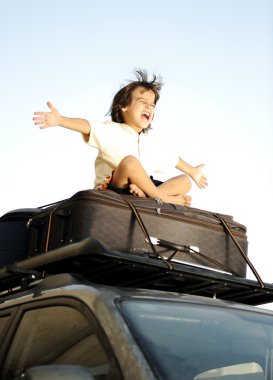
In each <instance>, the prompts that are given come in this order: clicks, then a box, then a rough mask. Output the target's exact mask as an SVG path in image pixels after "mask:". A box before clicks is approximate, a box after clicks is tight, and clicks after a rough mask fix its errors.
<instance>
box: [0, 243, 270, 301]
mask: <svg viewBox="0 0 273 380" xmlns="http://www.w3.org/2000/svg"><path fill="white" fill-rule="evenodd" d="M166 264H168V263H166V262H165V261H163V260H161V259H160V258H155V257H151V256H149V254H143V255H134V254H132V253H130V254H128V253H123V252H119V251H114V250H108V249H106V248H105V247H104V246H103V245H101V244H100V243H99V242H98V241H97V240H95V239H92V238H87V239H84V240H82V241H80V242H78V243H73V244H70V245H67V246H64V247H62V248H58V249H56V250H53V251H50V252H47V253H46V254H39V255H37V256H34V257H32V258H29V259H26V260H22V261H20V262H17V263H16V264H13V265H7V266H6V267H3V268H0V292H2V293H5V292H6V291H9V293H12V292H13V291H14V292H18V291H21V290H22V289H26V288H27V287H28V286H29V284H30V283H31V282H33V281H34V280H37V279H39V278H44V277H46V276H49V275H53V274H57V273H75V274H80V275H81V276H83V277H84V278H85V279H87V280H89V281H91V282H93V283H97V284H104V285H111V286H119V287H133V288H144V289H156V290H165V291H171V292H179V293H187V294H194V295H201V296H206V297H217V298H220V299H223V300H230V301H235V302H240V303H244V304H248V305H262V304H266V303H270V302H273V284H267V283H265V284H264V287H261V286H260V284H259V283H258V282H257V281H254V280H250V279H246V278H242V277H237V276H234V275H231V274H228V273H226V272H220V271H216V270H213V269H209V268H204V267H198V266H193V265H189V264H185V263H179V262H175V261H171V262H170V263H169V264H171V265H169V264H168V265H166Z"/></svg>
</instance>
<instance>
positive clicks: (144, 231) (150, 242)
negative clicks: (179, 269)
mask: <svg viewBox="0 0 273 380" xmlns="http://www.w3.org/2000/svg"><path fill="white" fill-rule="evenodd" d="M121 197H122V199H123V200H124V201H125V202H126V203H127V204H128V206H129V207H130V209H131V210H132V212H133V214H134V215H135V217H136V220H137V221H138V224H139V225H140V227H141V229H142V232H143V233H144V236H145V237H146V239H147V241H148V243H149V244H150V247H151V249H152V251H153V254H154V257H155V258H157V259H161V260H162V261H164V263H165V264H167V266H168V267H169V269H170V270H172V269H173V266H172V265H171V264H170V263H169V262H168V260H166V259H165V258H164V257H163V256H161V255H160V254H159V253H158V252H157V251H156V249H155V246H154V244H153V243H152V241H151V238H150V235H149V234H148V231H147V229H146V227H145V224H144V223H143V220H142V219H141V216H140V215H139V212H138V211H137V209H136V207H135V206H134V205H133V204H132V202H130V201H129V200H128V199H126V198H124V197H123V196H121Z"/></svg>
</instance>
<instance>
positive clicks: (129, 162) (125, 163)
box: [118, 155, 140, 169]
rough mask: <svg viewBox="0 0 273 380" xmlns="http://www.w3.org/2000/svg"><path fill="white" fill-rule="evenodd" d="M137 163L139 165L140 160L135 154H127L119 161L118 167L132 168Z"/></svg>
mask: <svg viewBox="0 0 273 380" xmlns="http://www.w3.org/2000/svg"><path fill="white" fill-rule="evenodd" d="M137 165H140V161H139V159H138V158H136V157H135V156H132V155H129V156H126V157H124V158H123V159H122V160H121V161H120V163H119V165H118V166H119V167H122V168H127V169H128V168H129V169H131V168H134V167H136V166H137Z"/></svg>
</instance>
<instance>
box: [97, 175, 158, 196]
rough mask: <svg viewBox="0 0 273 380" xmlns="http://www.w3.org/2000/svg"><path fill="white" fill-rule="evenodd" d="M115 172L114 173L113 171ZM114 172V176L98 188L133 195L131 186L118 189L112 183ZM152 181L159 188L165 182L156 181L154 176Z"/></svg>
mask: <svg viewBox="0 0 273 380" xmlns="http://www.w3.org/2000/svg"><path fill="white" fill-rule="evenodd" d="M113 172H114V171H113ZM113 172H112V175H111V176H107V177H106V178H105V180H104V181H103V183H102V184H101V185H100V186H98V187H97V189H98V190H106V189H107V190H112V191H115V192H116V193H118V194H125V195H131V193H130V187H129V185H128V186H127V187H125V188H124V189H121V188H119V187H116V186H114V185H112V184H111V183H110V182H111V179H112V176H113ZM150 178H151V180H152V181H153V183H154V185H155V186H156V187H157V186H159V185H161V184H162V183H163V182H162V181H159V180H157V179H154V178H153V176H152V175H151V176H150Z"/></svg>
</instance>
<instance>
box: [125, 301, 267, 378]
mask: <svg viewBox="0 0 273 380" xmlns="http://www.w3.org/2000/svg"><path fill="white" fill-rule="evenodd" d="M121 311H122V313H123V314H124V316H125V318H126V319H127V322H128V325H129V326H130V328H131V330H132V332H133V334H134V335H135V338H136V339H137V340H138V342H139V344H140V346H141V347H142V349H143V351H144V354H145V355H146V356H147V358H148V360H149V362H151V363H153V364H154V368H156V370H157V371H158V372H159V373H160V376H161V377H162V378H164V379H166V380H167V379H168V380H180V379H181V378H183V380H199V379H202V380H203V379H205V380H216V379H217V380H220V379H223V380H235V379H236V380H238V379H251V380H254V379H255V380H258V379H259V380H260V379H264V378H265V376H266V373H268V372H269V371H271V369H270V365H271V364H269V363H271V362H272V359H273V327H272V326H273V323H272V322H273V321H272V316H269V315H266V314H262V313H253V312H249V311H247V310H240V309H235V308H234V309H231V308H225V307H220V306H218V307H212V306H205V305H201V306H200V305H198V304H187V303H185V302H168V301H162V300H161V301H160V302H157V301H150V300H149V302H147V301H145V300H134V299H133V300H125V301H123V302H122V303H121ZM181 374H183V377H182V376H181Z"/></svg>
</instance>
